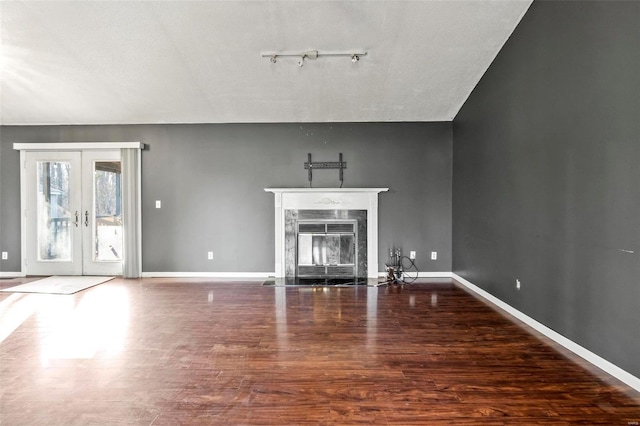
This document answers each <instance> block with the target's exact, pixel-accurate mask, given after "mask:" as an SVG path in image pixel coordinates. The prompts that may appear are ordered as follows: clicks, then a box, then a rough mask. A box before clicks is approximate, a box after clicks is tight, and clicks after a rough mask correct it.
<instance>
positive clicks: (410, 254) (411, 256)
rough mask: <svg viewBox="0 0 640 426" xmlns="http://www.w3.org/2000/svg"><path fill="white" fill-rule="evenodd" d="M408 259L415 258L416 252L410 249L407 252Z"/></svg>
mask: <svg viewBox="0 0 640 426" xmlns="http://www.w3.org/2000/svg"><path fill="white" fill-rule="evenodd" d="M409 259H411V260H415V259H416V252H415V251H410V252H409Z"/></svg>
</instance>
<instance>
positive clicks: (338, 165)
mask: <svg viewBox="0 0 640 426" xmlns="http://www.w3.org/2000/svg"><path fill="white" fill-rule="evenodd" d="M307 156H308V157H307V158H308V161H307V162H305V163H304V168H305V169H307V170H309V188H311V186H312V185H311V183H312V181H313V169H339V170H340V172H339V178H340V188H342V184H343V183H344V172H343V170H344V169H346V168H347V163H346V162H344V161H342V153H340V154H339V157H338V161H316V162H315V163H314V162H312V161H311V153H308V154H307Z"/></svg>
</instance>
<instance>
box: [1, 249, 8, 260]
mask: <svg viewBox="0 0 640 426" xmlns="http://www.w3.org/2000/svg"><path fill="white" fill-rule="evenodd" d="M8 258H9V253H7V252H6V251H3V252H2V260H7V259H8Z"/></svg>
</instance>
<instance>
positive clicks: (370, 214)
mask: <svg viewBox="0 0 640 426" xmlns="http://www.w3.org/2000/svg"><path fill="white" fill-rule="evenodd" d="M265 191H267V192H273V193H274V195H275V197H274V198H275V199H274V208H275V277H276V278H286V277H298V276H304V275H305V274H304V272H311V275H314V274H313V272H314V271H315V272H317V274H315V275H316V276H320V271H321V269H322V268H324V271H325V272H324V275H327V274H329V275H332V274H333V272H335V274H333V275H335V276H338V275H340V271H341V270H340V269H338V267H345V266H349V265H351V264H352V265H353V269H352V271H353V274H354V275H357V276H358V277H363V278H377V277H378V194H379V193H380V192H385V191H388V188H265ZM301 223H302V224H315V225H317V226H322V225H324V226H325V228H324V231H323V232H317V233H316V234H317V236H318V238H316V247H317V248H318V249H319V250H322V247H324V248H325V250H329V252H331V250H334V251H333V254H331V256H333V257H332V258H329V257H327V255H325V256H324V257H322V255H321V254H317V255H316V257H315V259H314V257H313V254H311V261H310V262H309V259H308V258H306V259H305V258H304V257H305V256H307V254H305V253H300V252H299V247H298V244H299V242H298V238H299V234H300V232H299V231H300V227H299V225H300V224H301ZM349 223H350V224H353V227H352V230H353V236H354V237H353V238H354V240H353V246H354V255H357V256H356V257H355V258H354V260H353V262H351V263H349V262H341V261H340V259H338V261H336V258H335V253H337V252H336V251H335V250H337V249H335V248H333V249H332V248H330V244H335V243H336V240H335V237H332V235H334V234H336V232H335V230H336V229H338V228H335V227H333V228H332V227H327V224H336V225H338V224H343V225H344V224H349ZM339 229H344V228H339ZM306 230H310V228H308V227H305V226H303V232H302V233H303V234H305V231H306ZM316 230H318V231H319V228H316ZM307 234H313V232H307ZM337 234H340V233H339V232H337ZM347 234H350V233H349V232H345V233H342V234H340V235H343V237H342V238H343V240H342V242H340V244H346V245H348V244H349V242H348V240H349V238H348V236H347ZM327 235H328V236H329V237H328V238H329V239H332V238H333V242H327V240H325V241H324V242H322V238H321V236H325V238H327V237H326V236H327ZM303 238H304V239H307V241H303V244H308V243H309V241H308V237H303ZM313 244H314V242H313V238H311V245H312V247H313ZM340 247H342V245H340ZM312 250H313V248H312ZM301 256H302V257H303V259H302V260H303V261H306V262H307V263H306V264H304V263H303V265H304V266H315V267H316V269H303V274H302V275H300V263H299V260H300V257H301ZM345 256H348V255H345ZM343 260H344V259H343ZM332 268H335V269H332ZM342 271H343V272H346V273H347V274H348V273H352V272H350V271H347V270H346V268H345V269H342ZM347 274H345V276H347ZM333 275H332V276H333Z"/></svg>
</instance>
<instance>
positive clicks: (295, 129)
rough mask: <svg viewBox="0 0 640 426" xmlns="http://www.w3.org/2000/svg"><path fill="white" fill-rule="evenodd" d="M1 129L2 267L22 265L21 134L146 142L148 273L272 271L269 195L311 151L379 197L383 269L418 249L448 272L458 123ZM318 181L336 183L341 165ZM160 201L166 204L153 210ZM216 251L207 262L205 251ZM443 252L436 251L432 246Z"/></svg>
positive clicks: (301, 182)
mask: <svg viewBox="0 0 640 426" xmlns="http://www.w3.org/2000/svg"><path fill="white" fill-rule="evenodd" d="M1 130H2V133H1V145H0V150H1V151H0V153H1V160H0V161H1V163H0V166H1V169H0V179H1V181H2V208H1V209H0V229H1V231H2V241H1V243H0V246H1V247H0V248H1V250H5V251H10V254H11V256H10V259H9V260H8V261H4V262H2V270H3V271H19V270H20V261H19V258H18V255H17V254H18V253H19V252H20V221H19V205H20V197H19V192H20V186H19V165H18V163H19V161H18V159H19V154H18V152H16V151H13V150H12V143H13V142H25V143H31V142H95V141H141V142H144V143H145V144H148V149H146V150H145V151H143V154H142V203H143V210H142V222H143V271H146V272H208V271H211V272H272V271H273V269H274V207H273V197H274V196H273V194H271V193H265V192H264V189H263V188H265V187H306V186H308V182H307V172H306V170H304V168H303V164H304V162H305V161H306V159H307V153H308V152H311V153H312V154H313V159H314V160H316V161H337V159H338V153H340V152H342V153H343V155H344V161H346V162H347V164H348V168H347V170H346V171H345V183H344V186H345V187H389V188H390V191H389V192H388V193H383V194H381V195H380V236H379V237H380V238H379V249H380V259H379V262H380V268H381V269H382V268H384V263H385V262H387V259H388V257H387V248H388V247H390V246H392V245H395V246H401V247H403V248H404V250H405V252H406V253H407V254H408V251H409V250H416V251H417V252H418V260H417V265H418V267H419V268H420V269H421V270H423V271H450V270H451V179H452V176H451V175H452V172H451V170H452V140H451V123H366V124H348V123H340V124H335V123H332V124H325V123H323V124H233V125H232V124H202V125H197V124H196V125H139V126H34V127H13V126H5V127H3V128H2V129H1ZM313 183H314V186H316V187H323V186H326V187H336V186H338V185H339V181H338V171H337V170H321V171H316V172H315V173H314V181H313ZM155 200H161V201H162V208H161V209H159V210H158V209H155V208H154V203H155ZM207 251H213V252H214V260H212V261H208V260H206V252H207ZM431 251H438V252H439V258H438V260H437V261H431V260H428V257H427V253H428V252H431Z"/></svg>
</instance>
